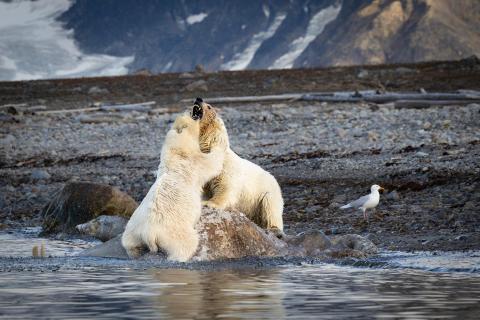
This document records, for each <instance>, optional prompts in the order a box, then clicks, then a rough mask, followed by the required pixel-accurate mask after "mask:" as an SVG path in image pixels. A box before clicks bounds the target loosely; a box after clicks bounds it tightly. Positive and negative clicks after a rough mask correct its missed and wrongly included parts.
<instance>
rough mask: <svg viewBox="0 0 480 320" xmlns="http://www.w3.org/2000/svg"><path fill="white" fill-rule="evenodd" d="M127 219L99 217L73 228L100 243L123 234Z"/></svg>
mask: <svg viewBox="0 0 480 320" xmlns="http://www.w3.org/2000/svg"><path fill="white" fill-rule="evenodd" d="M127 222H128V219H126V218H124V217H120V216H99V217H97V218H95V219H93V220H90V221H88V222H86V223H82V224H79V225H77V226H76V227H75V228H76V229H77V230H78V231H79V232H80V233H81V234H85V235H88V236H92V237H94V238H96V239H99V240H101V241H108V240H110V239H112V238H114V237H116V236H117V235H119V234H121V233H123V230H125V226H126V225H127Z"/></svg>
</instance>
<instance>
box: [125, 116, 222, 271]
mask: <svg viewBox="0 0 480 320" xmlns="http://www.w3.org/2000/svg"><path fill="white" fill-rule="evenodd" d="M199 133H200V121H199V120H198V119H197V120H194V119H193V118H192V115H190V114H189V113H184V114H182V115H180V116H178V117H177V118H176V120H175V122H174V124H173V126H172V128H171V129H170V130H169V131H168V133H167V136H166V138H165V142H164V144H163V147H162V152H161V162H160V166H159V169H158V173H157V179H156V181H155V183H154V184H153V185H152V187H151V188H150V190H149V191H148V193H147V195H146V196H145V198H144V199H143V201H142V203H141V204H140V206H139V207H138V208H137V209H136V210H135V212H134V213H133V215H132V216H131V218H130V220H129V221H128V223H127V226H126V228H125V231H124V233H123V235H122V245H123V247H124V248H125V249H126V251H127V253H128V255H129V256H130V257H138V256H140V255H141V254H142V252H143V250H144V249H145V248H148V249H149V250H150V252H152V253H156V252H157V251H158V250H159V249H160V250H162V251H164V252H166V254H167V255H168V259H170V260H174V261H182V262H183V261H187V260H189V259H190V258H191V257H192V256H193V254H194V253H195V251H196V249H197V246H198V241H199V237H198V233H197V231H196V230H195V224H196V223H197V221H198V219H199V218H200V213H201V192H202V187H203V185H205V183H207V182H208V181H209V180H211V179H212V178H214V177H215V176H217V175H218V174H220V172H221V170H222V164H223V158H224V152H225V150H224V148H223V149H222V147H221V146H219V147H217V148H212V149H211V152H210V153H202V152H201V151H200V146H199Z"/></svg>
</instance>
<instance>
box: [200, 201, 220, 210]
mask: <svg viewBox="0 0 480 320" xmlns="http://www.w3.org/2000/svg"><path fill="white" fill-rule="evenodd" d="M202 206H205V207H208V208H212V209H222V208H221V207H220V206H219V205H218V204H216V203H215V202H212V201H209V200H204V201H202Z"/></svg>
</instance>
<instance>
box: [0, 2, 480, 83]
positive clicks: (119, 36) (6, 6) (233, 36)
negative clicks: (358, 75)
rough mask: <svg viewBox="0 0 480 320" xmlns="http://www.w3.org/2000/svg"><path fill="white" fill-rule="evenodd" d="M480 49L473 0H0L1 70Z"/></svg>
mask: <svg viewBox="0 0 480 320" xmlns="http://www.w3.org/2000/svg"><path fill="white" fill-rule="evenodd" d="M472 54H480V1H478V0H316V1H315V0H276V1H270V0H243V1H232V0H197V1H193V0H179V1H173V0H172V1H166V0H144V1H138V0H101V1H99V0H76V1H74V0H37V1H29V0H9V1H5V0H4V1H2V0H0V79H4V80H16V79H39V78H58V77H80V76H100V75H115V74H125V73H127V72H133V71H136V70H139V69H148V70H150V71H151V72H154V73H158V72H176V71H190V70H192V69H193V68H194V67H195V66H196V65H197V64H201V65H203V66H204V67H205V69H207V70H211V71H214V70H242V69H259V68H262V69H281V68H292V67H315V66H330V65H341V64H363V63H390V62H410V61H421V60H431V59H458V58H462V57H465V56H469V55H472Z"/></svg>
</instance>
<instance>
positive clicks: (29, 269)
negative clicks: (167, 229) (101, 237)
mask: <svg viewBox="0 0 480 320" xmlns="http://www.w3.org/2000/svg"><path fill="white" fill-rule="evenodd" d="M42 242H43V243H44V247H45V249H46V255H47V256H49V257H47V258H33V257H31V248H32V244H34V245H36V244H37V243H42ZM0 243H2V246H1V248H0V318H1V319H30V318H35V319H111V318H116V319H131V318H136V319H214V318H226V319H284V318H291V319H307V318H310V319H333V318H335V319H365V318H379V319H429V318H430V319H478V318H479V315H480V253H479V252H453V253H446V252H435V253H426V252H414V253H404V252H383V253H382V254H381V255H380V256H379V257H376V258H373V259H369V260H365V261H359V260H345V261H329V262H322V261H317V260H308V259H304V260H302V259H300V260H299V259H293V260H288V259H286V260H275V259H270V260H269V259H259V260H251V261H247V262H245V261H244V262H235V261H229V262H228V263H219V264H212V265H209V264H208V263H207V264H205V263H203V264H162V263H158V262H150V261H142V262H141V263H131V262H130V261H128V260H120V259H99V258H95V259H92V258H85V257H78V256H76V254H78V252H80V251H81V250H82V249H83V248H84V247H87V246H89V245H93V244H95V243H89V242H88V241H78V240H75V241H73V240H72V241H65V240H62V241H59V240H47V239H40V238H37V237H36V235H35V230H34V229H30V230H23V231H22V232H17V233H16V232H13V233H12V232H11V233H0ZM9 248H10V249H9Z"/></svg>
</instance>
